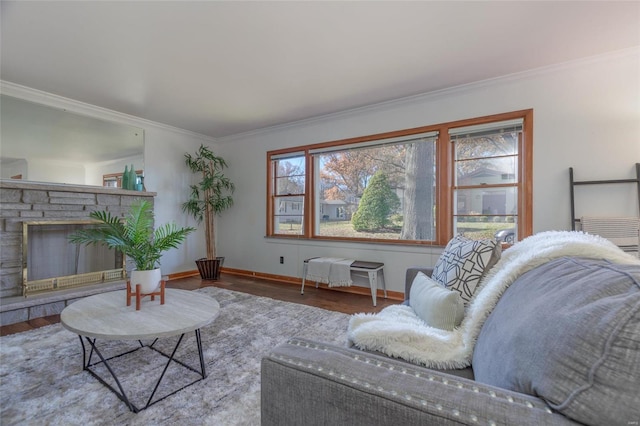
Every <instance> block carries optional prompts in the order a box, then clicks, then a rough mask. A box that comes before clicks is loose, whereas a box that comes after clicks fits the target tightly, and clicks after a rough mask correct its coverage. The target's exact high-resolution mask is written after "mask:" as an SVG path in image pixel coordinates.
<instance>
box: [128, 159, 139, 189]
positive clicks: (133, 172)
mask: <svg viewBox="0 0 640 426" xmlns="http://www.w3.org/2000/svg"><path fill="white" fill-rule="evenodd" d="M136 180H138V176H137V175H136V169H135V168H134V167H133V164H131V168H130V169H129V188H127V189H130V190H132V191H135V189H136Z"/></svg>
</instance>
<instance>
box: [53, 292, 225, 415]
mask: <svg viewBox="0 0 640 426" xmlns="http://www.w3.org/2000/svg"><path fill="white" fill-rule="evenodd" d="M126 300H127V294H126V291H112V292H109V293H102V294H97V295H94V296H90V297H87V298H84V299H80V300H78V301H76V302H74V303H72V304H71V305H69V306H67V307H66V308H65V309H64V310H63V311H62V313H61V314H60V322H61V323H62V325H63V327H65V328H66V329H67V330H69V331H71V332H73V333H76V334H77V335H78V336H79V338H80V343H81V344H82V352H83V362H82V363H83V369H84V370H87V371H88V372H89V373H91V375H93V376H94V377H95V378H96V379H97V380H98V381H100V382H101V383H102V384H103V385H105V386H106V387H107V388H109V389H110V390H111V391H112V392H114V393H115V394H116V395H117V396H118V397H119V398H120V399H121V400H122V401H124V402H125V403H126V404H127V406H128V407H129V409H130V410H131V411H133V412H135V413H137V412H139V411H141V410H144V409H145V408H148V407H149V406H151V405H153V404H155V403H156V402H158V401H161V400H162V399H164V398H166V397H168V396H170V395H173V394H174V393H176V392H178V391H180V390H182V389H184V388H185V387H187V386H190V385H192V384H194V383H196V382H198V381H200V380H203V379H205V378H206V376H207V374H206V369H205V364H204V357H203V354H202V340H201V338H200V329H201V328H202V327H204V326H206V325H208V324H210V323H212V322H213V321H214V320H215V319H216V317H217V316H218V314H219V312H220V305H219V304H218V302H217V301H216V300H215V299H213V298H212V297H209V296H207V295H205V294H202V293H195V292H192V291H187V290H177V289H166V290H165V303H164V305H161V304H160V301H159V300H158V299H157V298H156V300H155V301H152V300H150V298H144V299H143V300H142V304H141V308H140V310H136V309H135V306H127V303H126ZM192 331H194V332H195V337H196V345H197V350H198V357H199V360H200V370H197V369H195V368H193V367H191V366H189V365H187V364H185V363H183V362H181V361H178V360H177V359H175V358H174V355H175V353H176V351H177V349H178V347H179V346H180V343H181V342H182V340H183V338H184V335H185V333H189V332H192ZM178 335H179V336H180V337H179V339H178V342H177V343H176V346H175V348H174V349H173V352H172V353H171V354H170V355H169V354H165V353H163V352H161V351H160V350H158V349H157V348H155V347H154V344H155V343H156V341H157V340H158V339H159V338H164V337H171V336H178ZM83 339H84V340H83ZM98 339H100V340H138V341H139V342H140V346H139V347H137V348H136V349H134V350H129V351H127V352H125V353H120V354H118V355H115V356H111V357H109V358H104V357H103V355H102V353H101V352H100V350H99V349H98V347H97V345H96V340H98ZM147 339H153V342H152V343H151V344H149V345H146V347H148V348H151V349H153V350H154V351H156V352H158V353H160V354H161V355H163V356H164V357H166V358H168V361H167V364H166V366H165V368H164V369H163V371H162V374H161V375H160V378H159V379H158V381H157V383H156V385H155V388H154V390H153V392H152V393H151V396H150V397H149V399H148V401H147V404H146V405H145V406H144V407H142V408H138V407H137V406H136V405H134V404H133V403H132V402H131V401H130V400H129V398H128V397H127V395H126V393H125V391H124V389H123V388H122V385H121V383H120V381H119V380H118V378H117V377H116V375H115V373H114V372H113V370H112V368H111V367H110V366H109V362H108V361H111V360H113V359H115V358H118V357H120V356H122V355H124V354H128V353H131V352H134V351H136V350H138V349H141V348H142V347H145V345H144V344H143V343H142V340H147ZM85 341H86V342H88V343H89V347H88V348H87V347H86V346H85ZM87 351H89V354H88V357H87ZM94 353H95V354H96V355H97V356H98V357H99V358H100V361H95V362H92V357H93V354H94ZM87 358H88V359H87ZM172 361H174V362H175V363H177V364H179V365H181V366H183V367H185V368H187V369H189V370H191V371H194V372H196V373H198V375H199V378H198V379H197V380H195V381H193V382H191V383H189V384H187V385H185V386H182V387H181V388H180V389H177V390H176V391H174V392H172V393H170V394H168V395H165V396H163V397H162V398H160V399H157V400H153V397H154V395H155V392H156V390H157V389H158V386H159V385H160V382H161V381H162V379H163V377H164V373H165V372H166V370H167V368H168V367H169V364H171V362H172ZM98 364H104V366H105V367H106V368H107V370H108V371H109V373H110V374H111V376H112V377H113V378H114V380H115V382H116V385H117V387H118V390H116V389H115V388H114V387H113V386H111V385H109V384H108V383H107V382H106V381H105V380H104V379H103V378H102V377H100V376H99V375H98V374H97V373H96V372H95V369H94V368H92V367H94V366H96V365H98ZM132 373H135V372H132Z"/></svg>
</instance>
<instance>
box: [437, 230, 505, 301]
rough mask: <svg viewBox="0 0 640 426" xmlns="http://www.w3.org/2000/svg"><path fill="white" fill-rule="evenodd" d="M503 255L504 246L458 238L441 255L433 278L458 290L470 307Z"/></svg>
mask: <svg viewBox="0 0 640 426" xmlns="http://www.w3.org/2000/svg"><path fill="white" fill-rule="evenodd" d="M500 254H501V246H500V244H498V243H497V242H496V241H495V240H470V239H468V238H465V237H463V236H462V235H456V236H455V237H454V238H453V239H452V240H451V241H449V244H447V247H445V249H444V251H443V252H442V254H441V255H440V258H439V259H438V261H437V262H436V265H435V266H434V268H433V274H432V275H431V278H433V279H434V280H436V281H438V282H439V283H440V284H442V285H444V286H445V287H447V288H448V289H450V290H456V291H457V292H458V293H460V295H461V296H462V299H463V300H464V301H465V303H469V301H470V300H471V297H472V296H473V294H474V293H475V291H476V288H477V287H478V284H479V283H480V280H481V279H482V277H484V275H485V273H486V272H487V271H488V270H489V268H490V267H492V266H493V265H495V263H496V262H497V261H498V259H499V258H500Z"/></svg>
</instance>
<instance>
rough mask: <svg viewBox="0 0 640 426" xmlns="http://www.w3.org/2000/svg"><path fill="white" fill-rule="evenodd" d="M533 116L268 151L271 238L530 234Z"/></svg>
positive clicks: (407, 240) (419, 239) (401, 239)
mask: <svg viewBox="0 0 640 426" xmlns="http://www.w3.org/2000/svg"><path fill="white" fill-rule="evenodd" d="M532 119H533V111H532V110H525V111H516V112H513V113H505V114H498V115H494V116H489V117H480V118H475V119H469V120H461V121H456V122H452V123H444V124H438V125H432V126H425V127H421V128H416V129H408V130H403V131H395V132H389V133H385V134H380V135H371V136H364V137H360V138H353V139H349V140H343V141H333V142H326V143H322V144H315V145H309V146H304V147H296V148H292V149H284V150H278V151H271V152H268V153H267V162H268V166H269V167H268V170H269V172H268V176H267V178H268V182H269V184H268V194H267V212H268V213H267V215H268V218H267V236H270V237H287V236H295V237H296V238H300V237H303V238H309V239H331V240H345V241H377V242H382V243H389V244H436V245H444V244H446V243H447V241H448V240H449V239H450V238H451V237H452V236H453V235H454V234H456V233H463V234H465V235H467V236H469V237H471V238H485V237H487V238H491V237H493V235H494V234H495V233H496V232H497V231H498V230H512V231H510V232H512V233H513V235H512V240H511V241H508V242H512V241H515V240H518V239H521V238H523V237H525V236H527V235H530V234H531V232H532V229H531V228H532V220H531V193H532V191H531V180H532V178H531V160H532V158H531V157H532V143H533V141H532V128H533V123H532Z"/></svg>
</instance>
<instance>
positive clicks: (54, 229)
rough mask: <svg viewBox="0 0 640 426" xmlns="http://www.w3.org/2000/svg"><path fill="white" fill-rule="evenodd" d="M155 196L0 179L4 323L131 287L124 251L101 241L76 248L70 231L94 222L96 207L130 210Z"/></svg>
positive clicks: (0, 306)
mask: <svg viewBox="0 0 640 426" xmlns="http://www.w3.org/2000/svg"><path fill="white" fill-rule="evenodd" d="M154 196H155V193H152V192H137V191H128V190H123V189H118V188H111V187H97V186H83V185H66V184H50V183H35V182H22V181H19V180H0V237H1V238H0V240H1V242H0V299H1V303H0V315H1V319H0V323H1V324H3V325H5V324H12V323H15V322H20V321H26V320H29V319H32V318H38V317H41V316H47V315H53V314H58V313H60V312H61V311H62V309H64V307H65V306H66V304H67V303H68V301H70V300H73V299H76V298H78V297H85V296H86V295H88V294H95V293H100V292H103V291H109V290H113V289H116V288H124V286H125V283H126V269H127V267H126V265H125V264H124V260H123V257H122V255H121V254H118V253H116V252H114V251H112V250H108V249H106V248H104V247H100V246H90V247H87V246H80V247H76V246H75V245H72V244H69V243H68V241H67V236H68V234H69V233H70V232H73V230H75V229H78V227H82V226H90V218H89V214H90V213H91V212H92V211H94V210H106V211H109V212H110V213H111V214H113V215H116V216H123V215H124V213H125V212H126V211H127V210H128V208H129V206H130V205H131V204H132V203H133V201H134V200H136V199H140V198H145V199H147V200H148V201H150V202H151V203H153V201H154V199H153V197H154ZM25 291H26V293H25ZM25 295H26V297H25Z"/></svg>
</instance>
